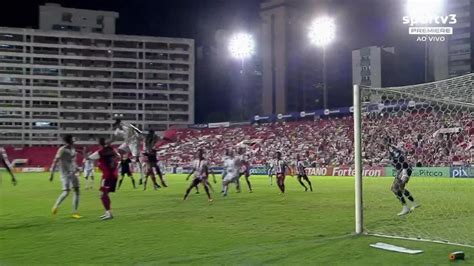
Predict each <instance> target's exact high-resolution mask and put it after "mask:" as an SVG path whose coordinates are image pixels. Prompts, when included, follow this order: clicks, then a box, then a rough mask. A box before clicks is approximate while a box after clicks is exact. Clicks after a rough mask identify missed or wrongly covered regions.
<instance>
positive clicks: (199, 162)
mask: <svg viewBox="0 0 474 266" xmlns="http://www.w3.org/2000/svg"><path fill="white" fill-rule="evenodd" d="M197 157H198V158H197V159H196V160H194V161H193V170H192V171H191V173H189V175H188V177H187V178H186V180H189V178H190V177H191V175H192V174H194V179H193V182H191V185H190V186H189V188H188V189H187V190H186V194H184V198H183V200H186V199H187V198H188V195H189V192H191V190H192V189H193V188H195V187H197V186H199V184H202V185H203V186H204V190H205V191H206V194H207V198H208V200H209V202H211V201H212V197H211V193H210V192H209V186H208V184H209V182H208V180H207V178H208V176H209V165H208V163H207V160H206V159H205V158H204V152H203V150H201V149H199V150H198V153H197Z"/></svg>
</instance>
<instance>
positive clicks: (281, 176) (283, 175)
mask: <svg viewBox="0 0 474 266" xmlns="http://www.w3.org/2000/svg"><path fill="white" fill-rule="evenodd" d="M276 177H277V178H278V179H283V180H285V177H286V176H285V174H283V173H277V174H276Z"/></svg>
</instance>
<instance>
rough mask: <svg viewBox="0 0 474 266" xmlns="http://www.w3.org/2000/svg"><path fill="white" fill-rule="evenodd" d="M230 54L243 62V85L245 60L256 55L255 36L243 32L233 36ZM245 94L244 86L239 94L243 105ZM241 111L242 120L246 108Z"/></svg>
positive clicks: (230, 42) (241, 75) (241, 73)
mask: <svg viewBox="0 0 474 266" xmlns="http://www.w3.org/2000/svg"><path fill="white" fill-rule="evenodd" d="M229 53H230V56H231V57H233V58H235V59H237V60H240V61H241V69H240V83H241V84H243V79H244V64H245V60H246V59H248V58H250V57H252V56H253V55H254V53H255V40H254V38H253V36H252V35H251V34H248V33H243V32H240V33H236V34H234V35H232V37H231V38H230V41H229ZM244 93H245V92H244V87H243V86H242V87H241V91H240V93H239V94H240V97H241V104H242V103H243V98H244ZM240 109H241V112H240V116H241V119H244V113H243V112H244V108H240Z"/></svg>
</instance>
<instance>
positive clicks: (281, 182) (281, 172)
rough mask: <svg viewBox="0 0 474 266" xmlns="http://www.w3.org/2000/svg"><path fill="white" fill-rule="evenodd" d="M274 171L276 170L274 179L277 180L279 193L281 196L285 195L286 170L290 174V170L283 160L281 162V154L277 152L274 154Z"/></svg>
mask: <svg viewBox="0 0 474 266" xmlns="http://www.w3.org/2000/svg"><path fill="white" fill-rule="evenodd" d="M275 169H276V170H275V172H276V178H277V185H278V188H279V189H280V191H281V193H282V194H283V193H285V177H286V170H287V169H288V171H289V172H290V173H291V169H290V167H289V166H288V164H287V163H286V162H285V161H284V160H282V158H281V152H279V151H277V152H276V160H275ZM292 176H293V175H292Z"/></svg>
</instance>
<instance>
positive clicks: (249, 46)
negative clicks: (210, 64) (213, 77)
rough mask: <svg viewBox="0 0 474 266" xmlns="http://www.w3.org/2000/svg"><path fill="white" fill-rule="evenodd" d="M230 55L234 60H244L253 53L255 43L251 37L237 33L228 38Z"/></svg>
mask: <svg viewBox="0 0 474 266" xmlns="http://www.w3.org/2000/svg"><path fill="white" fill-rule="evenodd" d="M229 52H230V55H231V56H232V57H234V58H236V59H240V60H244V59H247V58H249V57H251V56H252V55H253V54H254V53H255V41H254V39H253V37H252V35H250V34H247V33H237V34H235V35H233V36H232V37H231V38H230V42H229Z"/></svg>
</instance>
